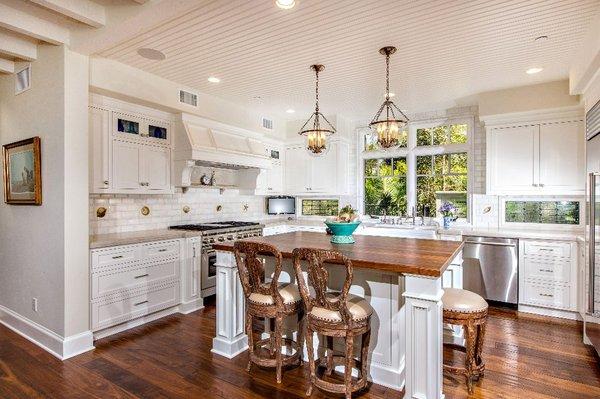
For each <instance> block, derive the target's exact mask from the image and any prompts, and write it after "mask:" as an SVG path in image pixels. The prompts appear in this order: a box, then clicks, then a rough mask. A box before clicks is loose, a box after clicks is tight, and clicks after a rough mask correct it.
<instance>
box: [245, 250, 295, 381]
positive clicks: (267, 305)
mask: <svg viewBox="0 0 600 399" xmlns="http://www.w3.org/2000/svg"><path fill="white" fill-rule="evenodd" d="M234 253H235V259H236V263H237V267H238V271H239V275H240V280H241V282H242V287H243V289H244V296H245V298H246V334H247V335H248V350H249V352H250V360H249V361H248V367H247V370H248V371H250V369H251V367H252V363H254V364H257V365H258V366H262V367H275V368H276V369H277V383H281V371H282V368H283V367H284V366H289V365H292V364H295V363H296V362H298V363H299V364H301V363H302V342H303V336H302V334H303V328H302V319H303V307H302V300H301V298H300V293H299V292H298V286H296V285H295V284H292V283H281V284H280V283H279V275H280V274H281V260H282V256H281V252H279V251H278V250H277V248H275V247H274V246H272V245H269V244H265V243H255V242H243V241H237V242H236V243H235V244H234ZM259 255H267V256H272V257H273V258H275V270H274V272H273V275H272V279H271V281H270V282H265V268H264V265H263V262H262V260H261V259H259V258H258V256H259ZM295 314H297V315H298V322H299V328H298V340H297V342H295V341H293V340H291V339H288V338H286V339H284V338H283V331H282V327H283V319H284V317H286V316H292V315H295ZM255 317H256V318H266V319H269V325H270V326H271V327H270V334H269V338H267V339H261V340H259V341H257V342H254V339H253V335H252V322H253V319H254V318H255ZM284 344H285V346H286V348H287V347H290V348H291V349H292V350H293V351H294V352H293V354H291V355H284V354H283V353H282V350H281V348H282V345H284ZM265 351H267V353H264V352H265Z"/></svg>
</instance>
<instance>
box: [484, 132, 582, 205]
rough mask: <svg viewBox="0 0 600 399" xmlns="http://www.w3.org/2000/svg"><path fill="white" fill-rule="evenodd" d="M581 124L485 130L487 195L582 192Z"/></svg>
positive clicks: (572, 193) (577, 193)
mask: <svg viewBox="0 0 600 399" xmlns="http://www.w3.org/2000/svg"><path fill="white" fill-rule="evenodd" d="M584 136H585V135H584V130H583V122H582V121H581V120H573V121H561V122H548V123H536V124H521V125H520V126H518V125H515V126H510V125H503V126H488V128H487V179H486V180H487V194H495V195H502V194H507V195H515V194H530V195H536V194H540V195H579V194H584V192H585V170H584V167H585V159H584V157H585V151H584V140H585V137H584Z"/></svg>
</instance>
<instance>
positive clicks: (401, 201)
mask: <svg viewBox="0 0 600 399" xmlns="http://www.w3.org/2000/svg"><path fill="white" fill-rule="evenodd" d="M407 169H408V168H407V165H406V158H381V159H366V160H365V214H367V215H384V214H385V215H404V214H406V173H407Z"/></svg>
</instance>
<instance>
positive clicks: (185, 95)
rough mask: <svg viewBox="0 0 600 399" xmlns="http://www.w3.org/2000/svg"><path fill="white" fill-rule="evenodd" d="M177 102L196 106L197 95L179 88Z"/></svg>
mask: <svg viewBox="0 0 600 399" xmlns="http://www.w3.org/2000/svg"><path fill="white" fill-rule="evenodd" d="M179 102H180V103H183V104H187V105H191V106H193V107H197V106H198V95H197V94H194V93H190V92H189V91H185V90H179Z"/></svg>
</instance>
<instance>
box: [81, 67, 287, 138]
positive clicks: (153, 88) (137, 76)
mask: <svg viewBox="0 0 600 399" xmlns="http://www.w3.org/2000/svg"><path fill="white" fill-rule="evenodd" d="M180 89H185V90H189V91H191V92H193V93H197V94H198V107H193V106H189V105H187V104H181V103H180V102H179V90H180ZM90 90H91V91H93V92H97V93H100V94H104V95H107V96H109V97H115V98H117V99H120V100H124V101H130V102H134V103H137V104H140V105H146V106H149V107H153V108H158V109H161V110H164V111H167V112H173V113H179V112H185V113H188V114H192V115H198V116H202V117H204V118H209V119H212V120H215V121H218V122H222V123H227V124H230V125H234V126H237V127H241V128H244V129H248V130H251V131H255V132H258V133H264V134H266V135H267V136H270V137H274V138H278V139H284V138H285V122H284V121H283V120H281V119H279V118H276V117H273V116H271V115H268V114H267V115H264V114H262V113H261V112H260V110H259V109H250V108H244V107H241V106H239V105H235V104H233V103H231V102H229V101H226V100H223V99H220V98H217V97H215V96H210V95H207V94H203V93H199V92H198V91H197V90H193V89H190V88H186V87H184V86H183V85H180V84H178V83H175V82H172V81H170V80H167V79H164V78H161V77H159V76H156V75H153V74H151V73H148V72H144V71H142V70H139V69H137V68H133V67H130V66H128V65H125V64H122V63H119V62H116V61H113V60H108V59H106V58H97V57H92V58H90ZM261 116H266V117H270V118H272V119H273V122H274V125H275V126H274V127H275V129H274V130H273V131H267V130H264V129H263V128H262V127H261Z"/></svg>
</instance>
